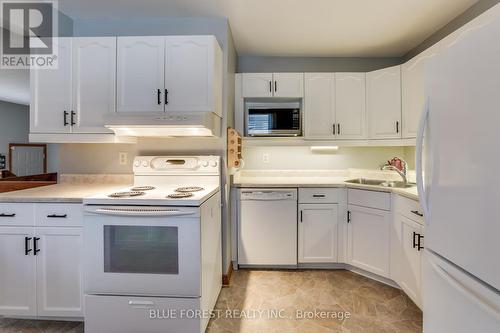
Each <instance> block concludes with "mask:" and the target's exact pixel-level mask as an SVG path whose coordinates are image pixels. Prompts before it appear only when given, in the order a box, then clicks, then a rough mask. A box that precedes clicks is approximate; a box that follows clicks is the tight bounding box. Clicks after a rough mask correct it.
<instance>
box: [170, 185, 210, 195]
mask: <svg viewBox="0 0 500 333" xmlns="http://www.w3.org/2000/svg"><path fill="white" fill-rule="evenodd" d="M203 190H204V188H203V187H200V186H186V187H179V188H176V189H175V192H180V193H186V192H198V191H203Z"/></svg>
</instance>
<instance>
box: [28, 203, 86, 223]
mask: <svg viewBox="0 0 500 333" xmlns="http://www.w3.org/2000/svg"><path fill="white" fill-rule="evenodd" d="M82 221H83V209H82V205H81V204H35V225H36V226H40V227H59V226H65V227H68V226H75V227H79V226H82V225H83V223H82Z"/></svg>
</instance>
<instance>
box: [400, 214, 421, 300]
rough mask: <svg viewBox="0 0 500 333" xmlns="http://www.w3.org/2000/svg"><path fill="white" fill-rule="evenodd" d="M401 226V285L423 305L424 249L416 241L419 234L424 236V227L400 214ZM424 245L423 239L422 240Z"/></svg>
mask: <svg viewBox="0 0 500 333" xmlns="http://www.w3.org/2000/svg"><path fill="white" fill-rule="evenodd" d="M399 220H400V227H401V249H400V251H401V252H400V253H401V261H400V270H399V281H397V282H398V283H399V285H400V286H401V288H402V289H403V290H404V291H405V292H406V294H407V295H408V296H409V297H410V298H411V299H412V300H413V301H414V302H415V304H417V305H418V306H420V305H421V294H420V285H421V271H422V251H421V250H420V251H419V249H418V247H417V246H415V247H414V245H416V243H417V242H418V236H419V235H422V236H423V227H422V226H421V225H419V224H418V223H416V222H413V221H412V220H410V219H408V218H406V217H404V216H402V215H400V216H399ZM420 242H421V245H422V246H423V240H421V241H420Z"/></svg>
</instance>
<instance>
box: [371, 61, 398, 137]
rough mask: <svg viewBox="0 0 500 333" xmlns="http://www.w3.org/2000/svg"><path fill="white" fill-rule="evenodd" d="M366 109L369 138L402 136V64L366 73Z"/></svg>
mask: <svg viewBox="0 0 500 333" xmlns="http://www.w3.org/2000/svg"><path fill="white" fill-rule="evenodd" d="M366 109H367V113H368V135H369V138H371V139H397V138H401V67H400V66H394V67H389V68H384V69H381V70H378V71H374V72H369V73H367V74H366Z"/></svg>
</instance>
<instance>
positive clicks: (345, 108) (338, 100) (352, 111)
mask: <svg viewBox="0 0 500 333" xmlns="http://www.w3.org/2000/svg"><path fill="white" fill-rule="evenodd" d="M365 78H366V75H365V73H335V118H336V121H337V139H364V138H366V130H365V127H366V125H365V124H366V111H365V105H366V96H365Z"/></svg>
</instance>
